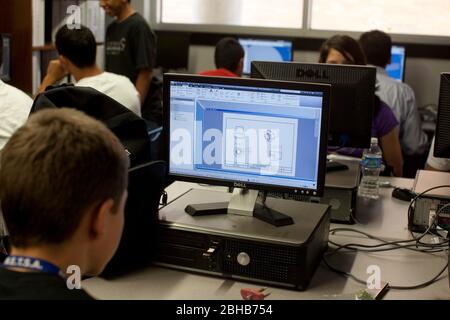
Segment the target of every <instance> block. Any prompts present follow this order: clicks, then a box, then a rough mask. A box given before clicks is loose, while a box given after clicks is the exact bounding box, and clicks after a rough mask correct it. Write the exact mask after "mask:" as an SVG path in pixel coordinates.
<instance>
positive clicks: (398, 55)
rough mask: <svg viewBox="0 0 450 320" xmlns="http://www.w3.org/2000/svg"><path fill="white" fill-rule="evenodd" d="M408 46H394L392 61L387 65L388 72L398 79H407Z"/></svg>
mask: <svg viewBox="0 0 450 320" xmlns="http://www.w3.org/2000/svg"><path fill="white" fill-rule="evenodd" d="M405 65H406V48H405V47H403V46H392V49H391V63H390V64H389V65H388V66H387V67H386V72H387V74H388V75H389V76H390V77H391V78H393V79H395V80H397V81H402V82H403V81H404V80H405Z"/></svg>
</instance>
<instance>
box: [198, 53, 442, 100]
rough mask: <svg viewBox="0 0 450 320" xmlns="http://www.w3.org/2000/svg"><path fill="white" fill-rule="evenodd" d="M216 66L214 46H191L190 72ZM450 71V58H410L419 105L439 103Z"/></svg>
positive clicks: (305, 56)
mask: <svg viewBox="0 0 450 320" xmlns="http://www.w3.org/2000/svg"><path fill="white" fill-rule="evenodd" d="M318 58H319V56H318V53H317V52H313V51H295V52H294V61H301V62H317V61H318ZM213 68H214V47H213V46H191V48H190V51H189V72H192V73H197V72H200V71H204V70H207V69H213ZM443 71H450V57H449V60H438V59H425V58H408V59H407V61H406V78H405V82H406V83H408V84H409V85H410V86H411V87H412V88H413V89H414V91H415V94H416V99H417V104H418V106H419V107H420V106H424V105H427V104H437V102H438V101H437V100H438V94H439V74H440V73H441V72H443Z"/></svg>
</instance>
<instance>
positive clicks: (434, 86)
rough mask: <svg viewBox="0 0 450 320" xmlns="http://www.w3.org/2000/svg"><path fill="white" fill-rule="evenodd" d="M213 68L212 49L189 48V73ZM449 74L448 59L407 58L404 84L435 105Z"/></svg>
mask: <svg viewBox="0 0 450 320" xmlns="http://www.w3.org/2000/svg"><path fill="white" fill-rule="evenodd" d="M144 1H149V0H132V4H133V6H134V7H135V8H136V10H137V11H138V12H140V13H141V14H143V15H144V16H145V14H144ZM146 14H147V15H148V14H149V13H148V12H147V13H146ZM317 60H318V53H317V52H312V51H295V52H294V61H302V62H317ZM213 68H214V47H213V46H197V45H195V46H194V45H193V46H191V47H190V52H189V72H192V73H197V72H200V71H203V70H207V69H213ZM444 71H448V72H450V57H448V60H440V59H427V58H407V61H406V78H405V82H406V83H407V84H409V85H410V86H411V87H412V88H413V89H414V92H415V94H416V99H417V104H418V106H419V107H420V106H424V105H428V104H437V102H438V94H439V74H440V73H441V72H444Z"/></svg>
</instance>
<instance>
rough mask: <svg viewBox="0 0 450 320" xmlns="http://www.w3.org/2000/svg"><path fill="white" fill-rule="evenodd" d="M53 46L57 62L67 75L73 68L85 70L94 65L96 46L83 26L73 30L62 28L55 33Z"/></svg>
mask: <svg viewBox="0 0 450 320" xmlns="http://www.w3.org/2000/svg"><path fill="white" fill-rule="evenodd" d="M55 45H56V50H58V54H59V60H60V61H61V64H62V65H63V66H64V68H65V69H66V70H67V71H69V73H73V72H72V70H73V68H77V69H85V68H91V67H93V66H95V65H96V62H95V59H96V55H97V44H96V42H95V37H94V35H93V33H92V31H91V30H89V28H87V27H85V26H80V28H74V29H69V28H68V27H67V25H64V26H62V27H61V28H60V29H59V30H58V32H57V33H56V39H55Z"/></svg>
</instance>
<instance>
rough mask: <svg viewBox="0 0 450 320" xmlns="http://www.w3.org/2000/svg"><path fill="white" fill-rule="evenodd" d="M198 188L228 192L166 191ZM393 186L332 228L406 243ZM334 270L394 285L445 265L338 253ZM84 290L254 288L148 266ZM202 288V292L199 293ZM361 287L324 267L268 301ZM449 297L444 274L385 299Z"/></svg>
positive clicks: (157, 293) (188, 294) (432, 257)
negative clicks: (350, 220)
mask: <svg viewBox="0 0 450 320" xmlns="http://www.w3.org/2000/svg"><path fill="white" fill-rule="evenodd" d="M388 180H389V181H391V183H392V184H393V185H396V186H400V187H411V186H412V182H413V181H412V180H408V179H396V178H388ZM193 187H194V188H196V189H210V190H211V188H212V189H214V190H222V191H226V190H227V189H226V188H223V187H210V186H201V185H197V184H191V183H180V182H177V183H175V184H172V185H171V186H169V187H168V188H167V189H166V191H167V193H168V196H169V201H171V200H173V199H174V198H176V197H177V196H179V195H180V194H182V193H184V192H186V191H188V190H190V189H191V188H193ZM391 192H392V188H386V189H381V191H380V194H381V198H380V200H379V201H375V202H370V203H363V202H362V201H360V202H359V203H358V210H359V212H358V217H357V218H358V221H359V222H361V223H360V224H355V225H352V226H347V225H338V224H333V225H332V228H333V227H334V228H338V227H349V228H352V229H357V230H360V231H364V232H367V233H370V234H373V235H377V236H379V237H383V238H386V239H395V240H398V239H408V238H410V234H409V232H408V230H407V223H406V221H407V219H406V210H407V206H408V203H406V202H402V201H399V200H396V199H392V198H391V196H390V194H391ZM330 239H331V240H333V241H335V242H337V243H339V244H347V243H355V242H356V243H360V244H372V243H373V242H371V240H369V239H366V238H364V237H363V236H362V235H361V236H359V235H357V234H354V233H339V234H337V235H334V236H333V235H331V236H330ZM329 261H330V263H332V265H333V266H335V267H337V268H339V269H341V270H343V271H346V272H350V273H351V274H353V275H355V276H357V277H358V278H360V279H367V278H368V277H369V275H368V274H367V273H366V270H367V268H368V267H369V266H371V265H376V266H379V267H380V270H381V278H382V281H386V282H389V283H390V284H391V285H394V286H411V285H415V284H419V283H423V282H426V281H428V280H430V279H432V278H433V277H434V276H435V275H436V274H438V272H439V271H440V270H442V268H443V267H444V265H445V264H446V262H447V255H446V254H444V253H437V254H424V253H418V252H413V251H410V250H395V251H389V252H382V253H376V254H375V253H370V254H368V253H362V252H357V253H356V252H348V251H347V252H340V253H338V254H336V255H334V256H332V257H330V258H329ZM83 286H84V288H85V289H86V290H87V291H88V292H90V293H91V294H92V295H93V296H95V297H97V298H99V299H156V300H167V299H176V300H178V299H180V300H185V299H193V300H208V299H209V300H232V299H241V297H240V289H241V288H244V287H252V288H258V287H259V286H260V285H258V284H255V283H245V282H240V281H234V280H226V279H222V278H218V277H213V276H205V275H199V274H194V273H187V272H182V271H177V270H172V269H167V268H162V267H156V266H155V267H149V268H146V269H145V270H141V271H138V272H135V273H131V274H128V275H126V276H122V277H120V278H117V279H114V280H105V279H102V278H91V279H88V280H85V281H84V282H83ZM200 288H201V289H200ZM364 288H365V286H364V285H362V284H359V283H357V282H356V281H354V280H352V279H347V278H345V277H342V276H339V275H337V274H335V273H334V272H332V271H330V270H329V269H328V268H327V267H326V266H325V265H324V264H323V263H322V264H321V265H320V266H319V268H318V269H317V272H316V274H315V275H314V277H313V279H312V282H311V284H310V287H309V288H308V290H307V291H304V292H299V291H294V290H289V289H282V288H276V287H269V288H268V291H270V292H271V295H270V296H269V297H268V298H267V299H274V300H291V299H353V297H354V294H355V293H356V292H358V291H359V290H362V289H364ZM449 296H450V289H449V281H448V278H447V272H445V273H444V274H443V276H442V277H441V280H439V281H438V282H436V283H434V284H433V285H431V286H428V287H426V288H423V289H417V290H408V291H403V290H392V289H391V290H389V291H388V293H387V294H386V296H385V299H448V298H449Z"/></svg>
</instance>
